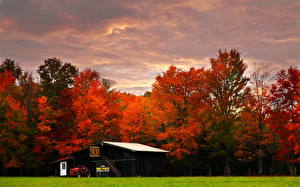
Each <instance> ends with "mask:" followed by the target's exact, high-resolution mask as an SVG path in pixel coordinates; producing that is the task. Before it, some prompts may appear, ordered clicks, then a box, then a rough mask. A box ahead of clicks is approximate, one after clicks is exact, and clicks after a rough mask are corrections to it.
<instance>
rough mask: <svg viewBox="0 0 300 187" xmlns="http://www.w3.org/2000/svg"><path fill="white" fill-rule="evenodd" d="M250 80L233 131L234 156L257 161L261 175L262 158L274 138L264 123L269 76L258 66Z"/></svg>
mask: <svg viewBox="0 0 300 187" xmlns="http://www.w3.org/2000/svg"><path fill="white" fill-rule="evenodd" d="M250 78H251V79H250V86H251V94H249V96H248V98H247V102H246V105H245V107H244V109H243V110H242V112H241V120H240V122H239V123H238V124H239V128H237V129H236V131H235V133H236V135H235V140H236V142H237V148H236V149H237V151H236V152H235V156H236V157H237V158H238V160H242V161H253V160H258V173H259V175H262V174H263V158H264V156H266V153H268V152H269V153H271V152H272V151H273V150H274V149H271V148H272V147H273V145H274V137H273V136H272V135H271V133H270V129H269V127H268V126H267V125H266V123H265V120H266V117H267V110H268V109H269V107H270V102H269V84H268V80H269V79H270V76H269V75H268V73H266V71H265V67H264V66H262V65H260V66H256V69H255V71H254V72H253V73H252V74H251V76H250Z"/></svg>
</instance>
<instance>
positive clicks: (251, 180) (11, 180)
mask: <svg viewBox="0 0 300 187" xmlns="http://www.w3.org/2000/svg"><path fill="white" fill-rule="evenodd" d="M0 186H1V187H2V186H7V187H11V186H24V187H37V186H46V187H48V186H49V187H50V186H59V187H76V186H80V187H83V186H84V187H86V186H88V187H89V186H126V187H131V186H258V187H265V186H271V187H273V186H300V177H131V178H125V177H124V178H115V177H112V178H93V177H91V178H69V177H66V178H61V177H0Z"/></svg>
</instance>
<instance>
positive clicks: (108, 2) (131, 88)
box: [0, 0, 300, 94]
mask: <svg viewBox="0 0 300 187" xmlns="http://www.w3.org/2000/svg"><path fill="white" fill-rule="evenodd" d="M231 48H237V49H238V50H239V51H240V52H241V53H242V58H244V59H245V62H246V63H247V65H248V72H251V70H252V69H253V64H255V63H263V64H266V65H268V68H269V69H270V71H273V72H276V71H278V70H280V69H282V68H287V67H289V66H291V65H298V66H299V64H300V1H299V0H0V60H1V61H2V60H4V59H5V58H11V59H13V60H15V61H17V62H19V64H20V65H21V66H22V67H23V69H24V70H26V71H30V72H34V71H35V70H36V69H37V68H38V66H39V65H40V64H41V63H42V62H43V60H44V59H46V58H51V57H57V58H60V59H61V60H62V61H64V62H71V63H72V64H74V65H76V66H78V67H79V68H80V69H84V68H87V67H90V68H93V69H96V70H97V71H99V72H100V73H101V74H102V76H103V77H105V78H109V79H112V80H114V81H116V82H117V84H116V85H115V87H116V88H118V89H120V90H121V91H126V92H130V93H135V94H143V93H144V92H145V91H146V90H150V89H151V84H152V83H153V82H154V79H155V76H156V75H157V74H158V73H161V72H162V71H165V70H166V69H167V68H168V67H169V66H170V65H176V66H177V67H180V68H184V69H188V68H190V67H192V66H194V67H201V66H205V67H209V58H212V57H215V56H216V55H217V51H218V50H219V49H231Z"/></svg>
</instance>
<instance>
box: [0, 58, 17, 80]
mask: <svg viewBox="0 0 300 187" xmlns="http://www.w3.org/2000/svg"><path fill="white" fill-rule="evenodd" d="M5 70H8V71H10V72H12V75H13V76H14V77H15V78H16V79H19V78H20V76H21V75H22V68H21V67H20V66H19V64H18V63H15V61H13V60H11V59H8V58H7V59H5V60H4V61H3V62H2V64H1V65H0V72H1V73H3V72H4V71H5Z"/></svg>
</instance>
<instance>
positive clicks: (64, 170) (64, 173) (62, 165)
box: [60, 162, 67, 176]
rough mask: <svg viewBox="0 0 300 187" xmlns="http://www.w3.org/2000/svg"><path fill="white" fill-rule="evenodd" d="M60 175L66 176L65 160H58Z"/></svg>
mask: <svg viewBox="0 0 300 187" xmlns="http://www.w3.org/2000/svg"><path fill="white" fill-rule="evenodd" d="M60 176H67V162H60Z"/></svg>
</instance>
